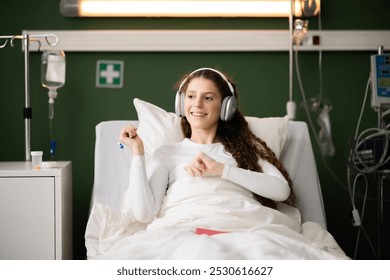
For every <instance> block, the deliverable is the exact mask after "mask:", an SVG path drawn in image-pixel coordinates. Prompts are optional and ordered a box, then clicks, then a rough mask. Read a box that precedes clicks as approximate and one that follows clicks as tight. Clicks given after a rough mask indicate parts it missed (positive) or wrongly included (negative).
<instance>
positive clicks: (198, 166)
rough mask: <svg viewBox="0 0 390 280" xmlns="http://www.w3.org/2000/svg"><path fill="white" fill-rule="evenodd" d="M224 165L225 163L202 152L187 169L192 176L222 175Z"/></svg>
mask: <svg viewBox="0 0 390 280" xmlns="http://www.w3.org/2000/svg"><path fill="white" fill-rule="evenodd" d="M223 167H224V164H223V163H220V162H218V161H215V160H214V159H212V158H211V157H209V156H208V155H206V154H205V153H202V152H201V153H199V154H198V155H197V156H196V157H195V158H194V160H193V161H192V162H191V163H190V164H189V165H187V166H186V170H187V171H188V173H190V175H191V176H221V175H222V172H223Z"/></svg>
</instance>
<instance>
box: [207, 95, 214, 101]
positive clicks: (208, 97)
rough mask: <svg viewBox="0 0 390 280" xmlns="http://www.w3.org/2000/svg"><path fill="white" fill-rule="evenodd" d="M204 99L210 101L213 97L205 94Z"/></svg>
mask: <svg viewBox="0 0 390 280" xmlns="http://www.w3.org/2000/svg"><path fill="white" fill-rule="evenodd" d="M205 99H206V100H208V101H212V100H213V98H212V97H211V96H206V97H205Z"/></svg>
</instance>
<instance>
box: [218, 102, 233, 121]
mask: <svg viewBox="0 0 390 280" xmlns="http://www.w3.org/2000/svg"><path fill="white" fill-rule="evenodd" d="M236 110H237V99H236V97H235V96H227V97H225V98H224V99H223V101H222V106H221V115H220V119H221V120H222V121H224V122H226V121H230V120H231V119H232V118H233V116H234V114H235V113H236Z"/></svg>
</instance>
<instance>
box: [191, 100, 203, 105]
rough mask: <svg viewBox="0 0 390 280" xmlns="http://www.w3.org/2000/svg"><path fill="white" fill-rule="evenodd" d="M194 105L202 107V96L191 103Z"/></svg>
mask: <svg viewBox="0 0 390 280" xmlns="http://www.w3.org/2000/svg"><path fill="white" fill-rule="evenodd" d="M193 106H194V107H202V106H203V99H202V98H196V99H195V100H194V103H193Z"/></svg>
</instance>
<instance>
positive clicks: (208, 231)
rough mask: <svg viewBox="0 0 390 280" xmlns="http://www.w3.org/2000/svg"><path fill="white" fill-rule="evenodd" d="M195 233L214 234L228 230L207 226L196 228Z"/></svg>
mask: <svg viewBox="0 0 390 280" xmlns="http://www.w3.org/2000/svg"><path fill="white" fill-rule="evenodd" d="M195 233H196V234H207V235H214V234H219V233H226V231H219V230H212V229H207V228H196V229H195Z"/></svg>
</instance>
